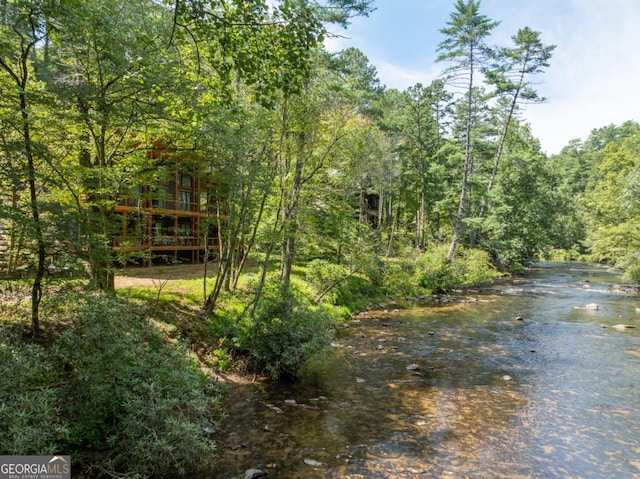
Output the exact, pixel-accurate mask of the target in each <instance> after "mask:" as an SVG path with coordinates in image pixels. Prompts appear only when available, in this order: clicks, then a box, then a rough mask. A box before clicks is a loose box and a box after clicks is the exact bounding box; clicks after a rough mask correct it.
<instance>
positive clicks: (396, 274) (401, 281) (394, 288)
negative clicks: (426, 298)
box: [381, 263, 418, 299]
mask: <svg viewBox="0 0 640 479" xmlns="http://www.w3.org/2000/svg"><path fill="white" fill-rule="evenodd" d="M381 287H382V290H383V291H384V292H385V293H386V294H387V295H388V296H390V297H392V298H395V299H402V298H407V297H409V296H415V295H416V294H418V288H417V287H416V284H415V282H414V281H413V277H412V274H411V272H410V271H408V270H407V268H404V267H402V265H399V264H395V263H388V264H386V265H385V267H384V272H383V279H382V285H381Z"/></svg>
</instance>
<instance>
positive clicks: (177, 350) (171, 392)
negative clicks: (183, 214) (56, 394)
mask: <svg viewBox="0 0 640 479" xmlns="http://www.w3.org/2000/svg"><path fill="white" fill-rule="evenodd" d="M76 314H77V316H76V317H77V318H78V319H77V320H76V322H75V324H74V327H73V328H72V329H71V330H68V331H67V332H65V333H64V335H63V337H62V339H61V341H60V344H59V346H58V349H57V354H58V355H59V357H60V358H61V359H62V360H63V361H64V363H65V365H66V368H67V369H71V371H72V374H71V380H70V385H69V391H68V394H69V396H68V397H69V398H73V400H71V401H68V402H67V404H66V406H65V408H64V414H65V416H66V417H68V418H70V432H71V435H70V440H71V442H72V443H74V444H75V445H76V447H80V448H83V449H84V448H90V449H92V448H95V447H101V446H103V445H108V446H109V447H111V448H112V453H111V455H110V457H109V460H108V464H107V466H108V468H109V469H112V470H114V471H128V472H135V473H138V474H141V475H143V476H166V475H172V474H178V475H184V474H186V473H187V472H190V471H196V470H198V469H199V468H201V467H202V465H203V464H204V463H205V462H206V460H207V458H210V457H211V456H212V454H213V452H214V450H215V446H214V444H213V443H212V442H211V441H210V440H209V439H208V438H207V437H206V435H205V434H204V433H203V431H204V430H205V428H206V427H210V426H211V424H210V421H211V419H210V414H211V406H212V404H213V403H214V402H215V400H216V398H217V396H216V391H215V390H214V388H213V386H212V384H211V383H210V381H209V380H208V379H207V378H206V377H205V376H204V375H203V374H202V373H201V372H200V371H199V369H198V367H197V364H196V362H195V361H194V360H193V358H191V357H190V356H189V355H188V354H187V351H186V349H185V348H184V347H182V346H180V345H172V346H169V345H168V344H166V343H164V342H163V339H162V338H161V337H160V335H159V334H158V333H157V331H155V330H154V328H153V327H152V326H151V325H150V324H149V323H148V322H147V321H146V320H145V319H144V318H143V315H142V311H141V309H139V308H137V307H133V306H131V305H130V304H128V303H125V302H123V301H119V300H118V299H116V298H113V297H107V296H94V297H91V298H89V301H86V302H81V303H80V305H79V307H78V310H77V312H76Z"/></svg>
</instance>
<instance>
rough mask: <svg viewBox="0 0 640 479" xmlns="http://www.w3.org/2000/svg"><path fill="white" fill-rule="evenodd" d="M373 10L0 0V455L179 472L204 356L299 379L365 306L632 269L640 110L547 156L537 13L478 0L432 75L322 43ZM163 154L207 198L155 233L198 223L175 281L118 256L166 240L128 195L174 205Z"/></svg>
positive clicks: (206, 448) (189, 459) (210, 398)
mask: <svg viewBox="0 0 640 479" xmlns="http://www.w3.org/2000/svg"><path fill="white" fill-rule="evenodd" d="M373 9H375V2H374V1H373V0H325V1H316V0H304V1H303V0H300V1H288V0H284V1H281V2H270V1H267V0H254V1H251V2H247V1H242V0H208V1H206V0H136V1H122V0H67V1H57V0H4V1H2V2H1V3H0V122H1V123H0V295H1V298H0V301H1V302H2V308H1V309H2V311H0V319H1V321H2V322H1V323H0V372H1V376H2V378H3V380H2V384H1V385H0V423H2V424H5V425H8V427H6V428H5V427H3V428H2V429H1V430H0V453H2V454H53V453H65V454H72V455H73V459H74V463H75V464H77V465H78V466H79V467H80V468H81V469H82V470H84V471H87V472H86V473H87V477H99V476H101V475H102V476H104V477H134V476H133V474H137V476H135V477H160V476H166V475H169V474H173V475H176V476H184V475H185V474H188V473H192V472H194V471H199V470H200V469H201V468H203V467H204V466H205V465H206V462H207V461H208V460H209V461H215V441H214V440H213V439H214V438H211V437H209V436H208V435H203V434H202V431H203V430H209V428H210V427H212V426H211V425H212V424H215V423H216V421H218V420H221V419H222V417H223V411H221V410H219V408H218V406H217V403H218V400H219V397H220V396H221V395H222V394H224V391H223V388H222V387H221V386H220V385H218V384H216V383H215V382H214V381H211V379H210V378H209V377H208V376H207V372H206V371H207V369H208V368H223V367H229V364H230V363H236V362H237V363H241V364H242V367H243V368H247V369H248V370H251V371H258V372H261V373H265V374H267V375H268V376H270V377H272V378H273V379H274V380H277V379H278V378H282V377H289V378H290V377H295V375H296V373H297V371H298V369H299V368H300V367H301V365H302V364H303V363H304V361H305V360H306V359H307V358H308V357H310V356H311V355H313V354H314V353H316V352H317V351H319V350H321V349H322V347H323V345H326V343H328V341H329V339H330V337H331V332H332V327H333V326H332V325H333V324H335V322H337V321H340V320H342V319H344V318H345V317H348V316H349V315H351V314H353V313H354V312H356V311H358V310H359V309H362V308H364V307H365V306H366V305H367V304H371V303H375V302H377V301H380V300H388V299H389V298H393V299H395V300H398V301H402V300H406V298H410V297H426V296H428V295H430V294H432V293H445V292H447V291H448V290H449V289H450V288H453V287H464V286H469V285H474V284H482V283H486V282H490V281H491V280H492V279H493V278H496V277H498V276H501V275H510V274H517V273H518V272H521V271H522V270H523V269H524V268H526V267H527V266H528V265H530V264H531V263H532V262H535V261H540V260H549V259H554V260H563V261H568V260H573V261H592V262H599V263H604V264H607V265H610V266H611V267H616V268H621V269H623V270H624V274H625V278H626V280H627V281H628V282H630V283H640V135H639V133H640V125H638V123H636V122H634V121H628V122H626V123H624V124H621V125H606V126H598V125H594V129H593V130H592V132H591V134H590V135H589V136H588V138H585V139H575V140H573V141H572V142H570V143H569V144H568V145H566V147H565V148H564V149H563V150H562V151H561V153H559V154H557V155H547V154H545V153H543V152H542V150H541V147H540V143H539V141H538V140H537V139H536V138H535V137H534V136H533V135H532V133H531V131H530V128H529V125H528V124H527V120H526V118H525V117H524V115H523V114H522V106H524V105H530V104H532V103H539V102H543V101H553V99H546V98H542V97H540V96H539V94H538V92H537V91H536V89H535V85H536V81H537V79H539V78H540V77H543V76H544V72H545V69H546V68H548V67H549V66H550V65H551V64H552V62H553V51H554V48H555V46H554V45H548V44H545V43H544V41H543V39H542V38H541V34H540V33H539V32H537V31H535V30H534V29H532V28H529V27H527V26H523V27H522V28H521V29H520V30H518V31H517V32H513V36H512V43H511V44H508V45H500V46H496V45H492V44H491V43H490V39H491V33H492V30H493V29H494V28H495V27H496V25H497V22H496V20H499V19H496V20H494V19H490V18H488V17H486V16H485V15H483V14H482V9H481V5H480V2H479V1H475V0H457V2H455V3H453V7H452V13H451V15H450V21H449V22H448V23H447V24H446V25H443V26H442V30H441V34H442V42H441V43H440V44H439V45H433V46H432V48H433V49H434V50H435V51H436V52H437V54H438V62H440V63H442V65H443V66H444V67H445V70H444V71H445V73H444V75H443V76H442V77H441V78H438V79H436V80H434V81H432V82H431V83H429V84H424V85H423V84H419V83H418V84H416V85H414V86H412V87H410V88H408V89H406V90H405V91H398V90H395V89H388V88H386V87H385V86H384V85H381V83H380V81H379V79H378V75H377V72H376V68H375V66H374V65H372V64H370V63H369V60H368V59H367V58H366V56H365V55H364V54H363V53H362V52H361V51H358V50H356V49H352V48H350V49H346V50H343V51H340V52H338V53H330V52H328V51H327V50H325V48H324V47H323V40H324V39H325V38H326V37H327V36H331V35H334V34H335V33H333V32H335V31H337V30H339V29H341V28H346V27H348V24H349V20H350V19H351V18H353V17H354V16H367V15H368V14H369V13H371V12H372V11H373ZM177 170H180V171H187V172H189V175H190V176H187V177H186V178H194V181H197V184H198V185H199V186H198V188H199V189H198V190H197V191H196V190H195V189H194V191H195V192H196V193H197V199H196V198H193V197H191V196H187V195H190V193H189V192H188V191H187V190H186V189H184V188H186V187H187V185H188V186H189V187H190V186H191V184H192V183H191V181H192V180H191V179H188V180H184V181H185V183H184V184H183V185H182V186H183V187H184V188H183V190H184V191H183V194H182V195H181V199H180V201H182V200H184V201H185V202H188V203H191V204H192V205H193V208H195V209H194V210H193V214H192V215H190V217H197V221H195V220H194V221H192V222H190V223H188V224H187V223H179V222H178V220H177V219H176V220H175V223H167V224H168V225H169V226H167V228H168V229H167V231H171V232H170V233H162V235H165V236H167V235H168V234H173V235H178V234H181V235H182V236H184V237H185V238H186V237H189V238H193V241H195V242H196V243H193V244H197V245H198V246H197V248H196V247H194V248H195V249H194V251H195V253H194V255H195V256H192V258H191V259H195V262H198V263H202V262H204V275H203V277H202V278H199V279H196V280H194V281H193V282H192V283H191V284H190V285H189V288H191V289H189V291H190V292H189V293H188V294H186V293H184V291H183V293H182V296H181V297H180V298H178V297H177V296H176V295H174V296H171V297H169V296H168V294H167V292H166V291H163V288H164V285H165V283H162V282H161V281H160V280H158V282H157V284H156V287H155V289H153V290H150V289H147V290H146V291H142V290H130V291H121V290H116V288H115V282H114V278H115V277H116V275H117V274H119V272H120V271H122V270H123V269H125V268H126V269H130V268H143V267H145V266H149V265H158V264H166V263H167V262H172V261H171V258H168V257H167V256H166V255H161V254H156V253H155V252H154V251H153V247H146V248H142V247H136V244H138V245H139V244H141V243H140V242H141V241H142V237H143V236H144V235H151V234H152V229H153V227H154V224H155V223H154V224H152V223H151V220H150V219H149V217H147V216H144V215H143V214H142V213H141V212H140V211H137V210H136V208H135V207H134V206H132V207H131V209H130V210H127V212H125V213H122V211H120V210H119V209H118V206H119V205H122V204H123V203H122V201H123V198H127V199H128V200H127V201H129V200H132V201H133V203H130V204H135V202H138V204H139V202H140V201H142V200H143V192H145V193H144V195H150V196H149V201H152V202H154V203H153V205H155V207H160V206H162V205H166V204H167V203H168V202H170V201H174V202H177V201H178V198H177V197H175V195H174V196H171V195H172V193H170V192H168V190H166V189H162V188H160V187H158V185H162V184H165V185H166V184H170V182H171V181H174V175H176V171H177ZM176 178H178V177H177V176H176ZM179 178H180V180H179V181H183V180H182V176H180V177H179ZM145 198H146V197H145ZM185 198H186V199H185ZM127 204H129V203H127ZM150 204H151V203H150ZM159 205H160V206H159ZM167 208H168V207H167ZM175 209H176V210H178V209H179V208H177V207H176V208H175ZM163 214H167V215H169V213H167V212H166V211H165V212H164V213H163ZM174 215H175V212H174ZM184 216H185V217H187V216H189V215H186V214H185V215H184ZM171 221H173V220H171ZM145 224H148V225H149V227H148V230H145V229H144V228H145V226H144V225H145ZM163 227H164V226H162V225H160V226H158V228H163ZM180 228H182V229H181V230H180V231H182V233H177V232H176V230H177V229H180ZM122 232H124V233H126V234H125V235H124V236H126V238H127V241H131V242H132V243H125V242H123V240H122V236H123V235H122ZM176 237H177V236H176ZM119 238H120V239H119ZM118 241H119V243H118ZM136 241H137V242H138V243H136ZM149 241H152V240H149ZM145 244H155V243H145ZM185 244H186V243H185ZM176 250H177V249H176ZM176 259H178V257H177V256H175V257H174V261H173V262H175V260H176ZM154 284H155V283H154ZM185 288H186V286H185ZM205 366H206V367H205Z"/></svg>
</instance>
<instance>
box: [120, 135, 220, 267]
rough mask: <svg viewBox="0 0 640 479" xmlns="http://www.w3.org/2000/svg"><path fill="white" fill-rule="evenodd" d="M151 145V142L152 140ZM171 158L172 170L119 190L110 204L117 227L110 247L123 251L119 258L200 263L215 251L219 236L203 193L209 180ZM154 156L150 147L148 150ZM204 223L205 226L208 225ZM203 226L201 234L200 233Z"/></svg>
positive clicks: (156, 154)
mask: <svg viewBox="0 0 640 479" xmlns="http://www.w3.org/2000/svg"><path fill="white" fill-rule="evenodd" d="M154 146H156V145H154ZM162 151H163V152H165V155H166V152H167V151H168V152H169V154H170V155H171V156H172V157H173V158H172V159H171V160H170V161H169V162H166V161H164V162H163V163H164V168H165V169H169V170H170V169H171V168H167V163H169V164H172V165H173V172H171V173H170V174H169V175H167V176H166V177H165V178H164V181H162V182H158V183H156V184H153V185H140V186H134V187H132V188H131V189H130V192H129V194H127V195H120V196H119V197H118V198H117V204H116V206H115V215H116V218H117V223H118V224H117V225H116V227H117V232H116V234H115V235H114V236H113V237H112V243H113V248H114V250H115V251H116V252H118V253H122V255H123V260H124V262H140V261H141V262H142V263H143V264H145V265H151V264H157V263H168V264H177V263H199V262H202V261H204V260H205V258H206V257H207V256H208V258H213V257H215V256H217V254H218V248H219V236H218V230H217V227H215V226H214V225H212V223H215V222H213V221H212V219H213V218H215V217H216V214H215V212H214V211H213V204H212V202H211V201H210V198H209V197H208V194H210V193H208V191H207V190H208V186H209V185H210V180H208V179H207V175H206V173H203V172H202V171H198V170H197V169H196V168H195V167H193V166H190V165H189V162H183V161H180V160H179V159H176V158H175V155H174V154H173V152H172V151H171V150H168V149H166V148H163V150H162ZM149 157H150V159H153V160H156V159H158V157H160V155H159V154H158V149H156V148H154V149H153V150H152V151H151V153H150V154H149ZM207 224H209V225H210V226H209V227H207ZM205 231H206V235H205Z"/></svg>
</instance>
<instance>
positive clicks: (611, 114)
mask: <svg viewBox="0 0 640 479" xmlns="http://www.w3.org/2000/svg"><path fill="white" fill-rule="evenodd" d="M445 3H446V5H445ZM376 5H378V6H379V11H378V12H374V14H373V15H372V16H371V17H370V18H364V19H356V21H354V23H353V25H352V27H351V28H349V30H348V31H346V32H345V31H340V32H338V33H339V34H341V35H343V37H337V38H328V39H327V40H326V41H325V45H326V47H327V49H329V50H330V51H338V50H341V49H343V48H346V47H349V46H355V47H357V48H360V49H361V50H362V51H363V52H364V53H365V55H367V56H368V57H369V60H370V62H371V64H373V65H374V66H375V67H376V68H377V70H378V74H379V77H380V81H381V82H382V83H383V84H385V85H386V86H387V87H388V88H397V89H401V90H402V89H405V88H407V87H409V86H411V85H414V84H416V83H418V82H420V83H422V84H424V85H427V84H429V83H430V82H431V80H433V79H434V78H436V77H437V76H438V74H439V73H440V71H441V69H442V68H444V67H445V66H446V65H444V64H436V63H435V62H434V59H435V49H436V47H437V45H438V43H439V42H440V41H441V40H442V35H441V34H439V29H440V28H442V27H444V26H445V23H446V21H447V19H448V13H447V12H449V11H451V10H452V8H453V1H452V0H451V1H446V2H444V3H443V2H441V1H439V0H438V2H436V1H435V0H433V2H432V3H422V2H418V0H377V1H376ZM481 9H482V13H484V14H486V15H487V16H488V17H489V18H491V19H495V20H500V21H501V24H500V25H499V26H498V27H497V28H496V30H495V35H494V36H493V37H492V39H491V41H492V42H495V43H499V44H501V45H505V44H509V43H510V37H511V36H512V35H514V34H515V33H516V32H517V30H518V29H519V28H521V27H524V26H529V27H531V28H533V29H534V30H537V31H540V32H541V39H542V41H543V43H545V44H555V45H557V48H556V50H555V52H554V55H553V58H552V59H551V62H550V63H551V65H550V67H549V68H548V69H547V71H546V72H545V73H543V74H541V75H538V78H534V79H532V80H533V81H534V82H539V84H538V85H536V88H537V90H538V92H539V94H540V95H541V96H545V97H547V98H549V101H548V102H547V103H545V104H541V105H530V106H527V108H526V110H525V111H524V112H523V119H524V120H525V121H527V122H529V123H530V124H531V127H532V130H533V134H534V135H535V136H536V137H538V138H539V139H540V141H541V143H542V147H543V149H544V150H545V151H547V152H548V153H557V152H559V151H560V150H561V149H562V147H564V146H565V145H566V144H567V143H568V142H569V141H570V140H571V139H573V138H580V139H584V138H586V136H587V135H588V134H589V132H590V131H591V130H592V129H594V128H599V127H602V126H606V125H608V124H611V123H615V124H620V123H622V122H624V121H627V120H636V121H640V93H639V92H638V89H639V88H640V86H639V85H640V61H638V55H639V53H638V52H640V34H638V33H637V32H638V25H640V1H638V0H561V1H558V0H520V1H518V2H513V1H512V0H483V1H482V4H481ZM445 14H446V16H445ZM347 36H348V37H349V38H345V37H347Z"/></svg>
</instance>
